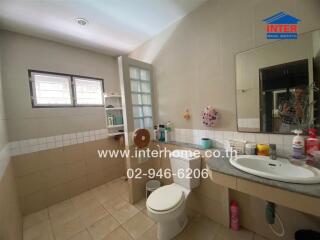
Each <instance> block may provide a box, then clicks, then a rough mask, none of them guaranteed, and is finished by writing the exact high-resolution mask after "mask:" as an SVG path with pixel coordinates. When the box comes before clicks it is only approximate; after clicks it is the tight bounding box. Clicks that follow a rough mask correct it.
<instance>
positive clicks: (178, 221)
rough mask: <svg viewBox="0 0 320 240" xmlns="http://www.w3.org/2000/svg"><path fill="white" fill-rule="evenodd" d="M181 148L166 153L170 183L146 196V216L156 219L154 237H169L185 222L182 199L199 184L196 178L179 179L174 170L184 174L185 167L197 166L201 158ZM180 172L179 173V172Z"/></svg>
mask: <svg viewBox="0 0 320 240" xmlns="http://www.w3.org/2000/svg"><path fill="white" fill-rule="evenodd" d="M185 152H186V151H185V150H175V151H173V152H172V153H171V155H170V163H171V168H172V177H173V181H174V183H172V184H170V185H166V186H163V187H160V188H158V189H157V190H155V191H154V192H153V193H151V194H150V196H149V197H148V199H147V204H146V205H147V210H148V215H149V216H150V217H151V218H152V219H153V220H154V221H155V222H157V225H158V233H157V236H158V239H159V240H169V239H172V238H174V237H175V236H177V235H178V234H179V233H180V232H181V231H182V230H183V228H184V227H185V226H186V225H187V222H188V219H187V217H186V213H185V205H186V200H187V198H188V196H189V193H190V191H191V190H192V189H193V188H196V187H198V186H199V185H200V178H194V177H192V176H193V174H192V175H191V178H179V176H180V177H181V174H180V175H179V176H178V170H179V169H183V170H180V171H182V172H183V173H184V176H186V174H187V172H186V171H187V169H189V168H190V169H191V170H192V171H194V170H195V169H198V170H199V171H200V169H201V158H200V157H198V156H195V154H193V153H191V154H187V155H186V154H185ZM189 153H190V152H189ZM180 173H181V172H180Z"/></svg>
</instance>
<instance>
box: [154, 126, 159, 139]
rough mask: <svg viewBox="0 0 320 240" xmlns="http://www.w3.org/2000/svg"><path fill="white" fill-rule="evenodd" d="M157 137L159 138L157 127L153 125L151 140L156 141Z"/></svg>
mask: <svg viewBox="0 0 320 240" xmlns="http://www.w3.org/2000/svg"><path fill="white" fill-rule="evenodd" d="M158 139H159V131H158V127H157V126H154V129H153V140H155V141H157V140H158Z"/></svg>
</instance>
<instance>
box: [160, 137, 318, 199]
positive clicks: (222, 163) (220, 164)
mask: <svg viewBox="0 0 320 240" xmlns="http://www.w3.org/2000/svg"><path fill="white" fill-rule="evenodd" d="M154 142H157V143H162V144H172V145H176V146H181V147H184V148H191V149H197V150H204V151H205V150H208V151H213V150H219V151H220V152H221V156H220V157H218V158H217V157H211V158H208V159H207V161H206V163H207V166H208V168H209V169H210V170H212V171H216V172H219V173H223V174H226V175H230V176H233V177H239V178H242V179H245V180H249V181H253V182H257V183H260V184H265V185H268V186H272V187H277V188H281V189H284V190H287V191H291V192H295V193H300V194H304V195H308V196H312V197H317V198H320V184H295V183H286V182H280V181H276V180H271V179H267V178H262V177H258V176H254V175H252V174H249V173H246V172H243V171H241V170H239V169H237V168H235V167H233V166H232V165H231V164H230V163H229V158H228V157H227V156H226V154H225V150H223V149H217V148H211V149H203V148H201V147H200V146H199V145H196V144H192V143H183V142H177V141H169V142H160V141H154Z"/></svg>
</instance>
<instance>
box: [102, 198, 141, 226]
mask: <svg viewBox="0 0 320 240" xmlns="http://www.w3.org/2000/svg"><path fill="white" fill-rule="evenodd" d="M103 206H104V207H105V208H106V209H107V210H108V212H110V213H111V215H112V216H113V217H114V218H115V219H117V221H118V222H119V223H121V224H122V223H124V222H126V221H127V220H129V219H130V218H131V217H133V216H134V215H136V214H137V213H138V212H139V209H137V208H135V207H134V206H133V205H131V204H130V203H128V202H127V201H125V200H123V199H122V198H121V197H117V198H114V199H112V200H109V201H106V202H104V204H103Z"/></svg>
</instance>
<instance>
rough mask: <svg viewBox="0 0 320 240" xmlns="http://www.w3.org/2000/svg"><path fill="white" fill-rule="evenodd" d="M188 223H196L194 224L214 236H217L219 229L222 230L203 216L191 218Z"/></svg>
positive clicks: (218, 225)
mask: <svg viewBox="0 0 320 240" xmlns="http://www.w3.org/2000/svg"><path fill="white" fill-rule="evenodd" d="M189 223H190V224H193V223H196V224H198V225H200V226H202V227H204V228H206V229H207V230H209V231H210V232H212V233H213V234H214V235H218V233H219V232H220V230H221V228H223V227H222V226H221V225H220V224H218V223H216V222H215V221H213V220H211V219H209V218H207V217H204V216H196V217H193V218H191V219H189Z"/></svg>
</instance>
